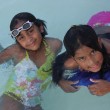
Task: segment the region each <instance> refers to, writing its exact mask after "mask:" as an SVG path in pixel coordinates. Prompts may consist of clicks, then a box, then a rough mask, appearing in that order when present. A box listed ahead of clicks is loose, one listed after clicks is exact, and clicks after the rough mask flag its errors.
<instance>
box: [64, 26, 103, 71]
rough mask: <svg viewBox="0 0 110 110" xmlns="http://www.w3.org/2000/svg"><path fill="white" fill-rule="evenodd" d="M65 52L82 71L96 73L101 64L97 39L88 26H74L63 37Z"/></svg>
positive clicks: (101, 56) (100, 53) (101, 52)
mask: <svg viewBox="0 0 110 110" xmlns="http://www.w3.org/2000/svg"><path fill="white" fill-rule="evenodd" d="M64 45H65V48H66V50H67V52H68V53H69V54H70V55H72V56H73V58H74V60H75V61H76V62H77V64H78V65H79V66H80V67H81V68H82V69H84V70H87V71H92V72H97V71H99V70H100V69H101V66H102V63H103V51H102V49H101V47H100V45H99V43H98V37H97V35H96V33H95V31H94V30H93V29H92V27H90V26H88V25H78V26H76V25H74V26H72V27H71V28H70V29H69V30H68V31H67V33H66V35H65V37H64Z"/></svg>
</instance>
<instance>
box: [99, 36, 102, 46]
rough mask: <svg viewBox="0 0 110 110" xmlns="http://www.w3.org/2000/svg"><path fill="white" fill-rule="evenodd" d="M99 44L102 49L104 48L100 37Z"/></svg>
mask: <svg viewBox="0 0 110 110" xmlns="http://www.w3.org/2000/svg"><path fill="white" fill-rule="evenodd" d="M98 42H99V45H100V47H102V40H101V38H99V37H98Z"/></svg>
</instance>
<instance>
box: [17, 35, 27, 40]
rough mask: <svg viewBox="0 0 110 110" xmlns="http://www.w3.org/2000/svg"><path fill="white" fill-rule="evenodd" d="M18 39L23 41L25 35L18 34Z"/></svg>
mask: <svg viewBox="0 0 110 110" xmlns="http://www.w3.org/2000/svg"><path fill="white" fill-rule="evenodd" d="M16 39H17V40H18V41H21V40H24V39H25V38H24V36H22V35H18V36H17V37H16Z"/></svg>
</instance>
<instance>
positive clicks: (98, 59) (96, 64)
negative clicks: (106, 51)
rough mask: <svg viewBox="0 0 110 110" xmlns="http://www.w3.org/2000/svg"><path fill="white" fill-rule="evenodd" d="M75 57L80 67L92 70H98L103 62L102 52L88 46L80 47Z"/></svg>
mask: <svg viewBox="0 0 110 110" xmlns="http://www.w3.org/2000/svg"><path fill="white" fill-rule="evenodd" d="M74 59H75V61H76V62H77V64H78V65H79V66H80V68H82V69H84V70H87V71H91V72H98V71H99V70H100V69H101V65H102V63H103V55H102V53H101V52H99V51H96V50H94V49H92V48H89V47H87V46H82V47H81V48H79V49H78V50H77V51H76V53H75V56H74Z"/></svg>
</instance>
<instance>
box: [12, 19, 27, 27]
mask: <svg viewBox="0 0 110 110" xmlns="http://www.w3.org/2000/svg"><path fill="white" fill-rule="evenodd" d="M25 22H27V21H22V20H19V21H18V22H17V24H16V25H15V27H14V28H15V29H17V28H19V27H21V26H22V25H23V24H24V23H25Z"/></svg>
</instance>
